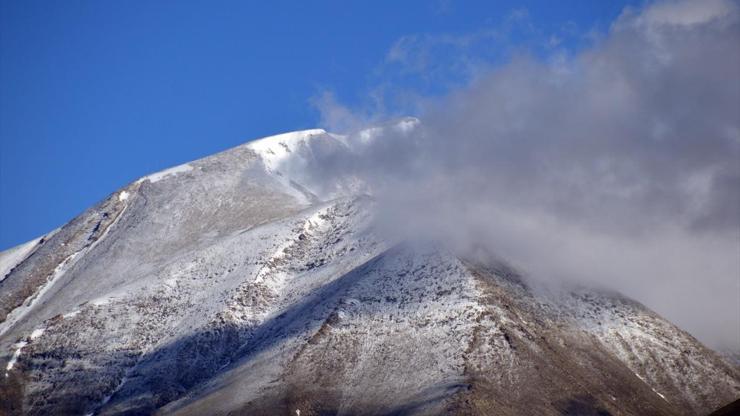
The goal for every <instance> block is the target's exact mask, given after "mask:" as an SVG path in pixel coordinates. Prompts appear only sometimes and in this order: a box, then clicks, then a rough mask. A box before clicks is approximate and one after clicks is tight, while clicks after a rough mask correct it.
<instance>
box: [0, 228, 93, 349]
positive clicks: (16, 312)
mask: <svg viewBox="0 0 740 416" xmlns="http://www.w3.org/2000/svg"><path fill="white" fill-rule="evenodd" d="M98 241H99V240H98ZM78 254H80V252H79V251H78V252H75V253H72V254H71V255H69V256H68V257H67V258H66V259H64V260H63V261H62V262H61V263H59V264H58V265H57V267H55V268H54V271H53V272H52V273H51V275H50V277H49V278H48V279H47V281H46V283H44V284H43V285H42V286H41V289H39V290H38V292H36V293H35V294H34V295H33V296H30V297H29V298H28V299H26V300H25V301H24V302H23V304H22V305H21V306H19V307H17V308H15V309H13V311H12V312H10V313H9V314H8V316H7V318H6V319H5V322H3V323H2V324H0V336H1V335H3V334H4V333H5V332H6V331H8V330H9V329H10V328H12V327H13V325H15V323H16V322H18V321H19V320H20V319H21V318H23V317H24V316H26V314H27V313H28V312H30V311H31V310H32V309H33V307H34V306H36V302H37V301H38V300H39V299H41V298H43V297H44V294H46V292H48V291H49V289H50V288H51V287H52V286H54V284H55V283H56V282H57V281H58V280H59V278H60V277H61V276H62V275H63V274H64V272H65V271H66V270H67V269H68V267H69V265H70V264H71V263H72V262H73V260H74V259H75V257H77V255H78Z"/></svg>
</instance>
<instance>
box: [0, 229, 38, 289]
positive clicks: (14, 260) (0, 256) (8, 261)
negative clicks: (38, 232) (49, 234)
mask: <svg viewBox="0 0 740 416" xmlns="http://www.w3.org/2000/svg"><path fill="white" fill-rule="evenodd" d="M42 238H43V236H42V237H39V238H37V239H34V240H31V241H29V242H27V243H24V244H21V245H19V246H16V247H13V248H11V249H9V250H5V251H3V252H1V253H0V282H2V281H3V280H4V279H5V276H7V275H8V273H10V271H11V270H13V268H15V266H17V265H19V264H20V263H21V262H22V261H23V260H24V259H25V258H26V257H28V255H29V254H31V252H32V251H33V249H34V248H36V246H37V245H38V244H39V242H40V241H41V239H42Z"/></svg>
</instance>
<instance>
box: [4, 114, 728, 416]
mask: <svg viewBox="0 0 740 416" xmlns="http://www.w3.org/2000/svg"><path fill="white" fill-rule="evenodd" d="M404 122H406V123H413V121H408V120H407V121H404ZM389 128H392V127H389ZM349 151H353V149H352V148H351V146H350V145H349V144H348V143H347V141H346V140H345V138H343V137H341V136H335V135H331V134H328V133H326V132H323V131H320V130H312V131H306V132H297V133H291V134H288V135H281V136H276V137H273V138H268V139H264V140H262V141H258V142H252V143H249V144H247V145H244V146H240V147H237V148H235V149H232V150H229V151H227V152H224V153H221V154H218V155H214V156H211V157H209V158H206V159H202V160H199V161H195V162H192V163H189V164H187V165H183V166H180V167H177V168H173V169H170V170H168V171H164V172H161V173H158V174H154V175H151V176H149V177H146V178H142V179H141V180H139V181H137V182H135V183H133V184H131V185H129V186H127V187H126V188H124V189H122V190H120V191H119V192H116V193H115V194H113V195H111V196H110V197H109V198H107V199H106V200H104V201H102V202H101V203H100V204H98V205H97V206H95V207H93V208H91V209H90V210H88V211H86V212H85V213H83V214H82V215H80V216H79V217H78V218H76V219H75V220H73V221H72V222H70V223H69V224H67V225H66V226H64V227H62V228H61V229H59V230H57V231H55V232H54V233H51V234H50V235H48V236H45V237H44V239H43V241H40V242H38V243H34V244H32V245H30V246H29V247H30V248H25V249H24V251H23V252H22V253H23V255H19V254H18V253H20V251H16V252H14V253H15V254H13V256H14V257H13V263H16V262H17V264H13V265H11V266H8V267H7V269H8V270H9V272H8V273H7V275H6V276H5V277H4V279H2V280H0V320H1V321H2V323H0V354H1V355H0V364H2V366H3V369H5V371H4V374H2V375H0V409H2V410H0V413H6V414H39V415H45V414H89V413H94V414H104V415H121V414H151V413H155V412H159V413H161V414H181V415H202V414H224V415H225V414H280V413H285V414H292V415H304V416H305V415H318V414H335V413H336V414H390V413H393V414H397V413H398V414H449V413H452V414H481V415H483V414H485V415H489V414H502V415H507V414H511V415H519V414H542V415H548V414H553V415H559V414H594V415H606V414H612V415H646V414H654V415H675V414H680V415H695V414H706V413H709V412H710V411H711V410H713V409H716V408H718V407H720V406H722V405H724V404H726V403H729V402H731V401H733V400H735V399H737V398H738V397H740V372H739V371H738V369H737V367H735V366H734V365H731V364H728V363H727V362H726V361H724V360H723V359H722V358H720V357H719V356H718V355H717V354H716V353H714V352H713V351H711V350H709V349H707V348H705V347H704V346H702V345H701V344H700V343H699V342H698V341H696V340H695V339H694V338H692V337H691V336H690V335H688V334H687V333H685V332H683V331H681V330H680V329H678V328H676V327H675V326H673V325H672V324H670V323H669V322H667V321H665V320H664V319H662V318H661V317H659V316H657V315H656V314H654V313H652V312H651V311H649V310H648V309H646V308H645V307H643V306H642V305H640V304H638V303H636V302H633V301H630V300H628V299H625V298H623V297H621V296H619V295H617V294H611V293H601V292H597V291H592V290H587V289H583V288H580V289H577V290H576V289H574V290H572V291H563V292H558V293H550V292H544V291H540V290H534V289H532V288H530V287H528V285H527V283H526V282H525V281H523V280H522V279H521V278H520V277H519V276H518V275H517V274H516V273H515V272H514V271H512V270H510V269H508V268H507V267H506V266H505V265H503V264H501V263H500V262H495V261H492V260H490V261H489V260H488V259H486V258H485V257H484V258H483V260H481V258H478V257H476V259H470V258H466V257H464V256H460V255H458V254H456V253H453V252H450V251H448V250H446V249H445V248H443V247H440V246H436V245H418V244H409V243H403V242H391V241H386V240H384V239H383V238H381V237H380V236H379V235H378V234H377V232H376V231H375V228H374V226H373V212H374V210H373V205H374V202H373V200H372V198H370V197H367V196H361V195H358V194H357V190H358V188H357V187H356V186H355V184H353V183H352V181H351V180H350V179H348V178H342V180H338V181H336V182H335V183H331V184H323V185H322V186H320V187H319V186H317V185H316V183H315V182H314V181H313V178H312V177H311V175H310V170H311V168H312V164H314V163H316V161H317V160H318V158H317V157H315V156H317V155H318V154H325V153H332V152H335V153H338V154H341V152H349ZM11 254H12V253H11ZM8 255H9V253H2V254H0V259H10V257H8ZM9 261H10V260H8V261H4V263H3V264H4V265H5V263H8V262H9Z"/></svg>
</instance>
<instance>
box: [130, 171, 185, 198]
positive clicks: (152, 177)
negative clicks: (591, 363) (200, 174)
mask: <svg viewBox="0 0 740 416" xmlns="http://www.w3.org/2000/svg"><path fill="white" fill-rule="evenodd" d="M191 170H193V166H191V165H189V164H187V163H185V164H182V165H179V166H175V167H172V168H169V169H165V170H163V171H160V172H157V173H153V174H151V175H147V176H144V177H143V178H141V179H139V180H138V181H136V183H142V182H144V181H149V182H151V183H155V182H159V181H161V180H162V179H165V178H167V177H169V176H175V175H177V174H178V173H185V172H189V171H191ZM127 197H128V196H127ZM119 198H120V196H119ZM124 199H125V198H124Z"/></svg>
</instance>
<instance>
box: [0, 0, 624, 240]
mask: <svg viewBox="0 0 740 416" xmlns="http://www.w3.org/2000/svg"><path fill="white" fill-rule="evenodd" d="M268 3H269V4H268ZM398 3H402V4H398ZM556 3H557V4H556ZM632 3H637V2H632ZM625 4H626V3H625V2H619V1H586V0H584V1H574V0H573V1H565V2H552V1H516V2H515V1H499V2H495V4H493V2H488V1H480V2H473V1H466V2H455V1H441V2H440V1H437V2H433V1H421V2H417V1H404V2H390V1H388V2H383V1H374V2H347V1H323V2H297V1H296V2H281V1H273V2H257V1H254V2H251V1H242V2H228V1H219V2H206V1H197V2H190V1H177V2H175V1H155V2H144V1H127V2H123V1H119V2H113V1H106V2H102V1H84V2H80V1H65V2H52V1H44V2H39V1H6V0H2V1H0V250H1V249H5V248H8V247H11V246H14V245H16V244H19V243H22V242H24V241H27V240H29V239H31V238H33V237H36V236H38V235H41V234H43V233H45V232H48V231H50V230H52V229H54V228H56V227H58V226H61V225H63V224H64V223H65V222H67V221H68V220H70V219H71V218H73V217H74V216H76V215H77V214H79V213H80V212H82V211H83V210H84V209H86V208H87V207H89V206H91V205H92V204H94V203H95V202H97V201H99V200H101V199H102V198H104V197H105V196H106V195H108V194H109V193H111V192H113V191H115V190H116V189H117V188H119V187H121V186H123V185H125V184H126V183H128V182H130V181H132V180H134V179H136V178H138V177H140V176H143V175H145V174H147V173H150V172H154V171H157V170H161V169H164V168H167V167H169V166H172V165H176V164H179V163H182V162H185V161H189V160H192V159H196V158H199V157H203V156H206V155H209V154H212V153H215V152H217V151H220V150H223V149H226V148H229V147H232V146H235V145H237V144H240V143H243V142H245V141H247V140H249V139H253V138H258V137H261V136H266V135H270V134H274V133H279V132H284V131H290V130H297V129H304V128H311V127H315V126H317V125H318V124H320V114H319V112H318V111H317V109H316V108H315V106H313V105H312V104H311V103H312V101H313V100H314V99H315V98H316V97H317V96H320V95H321V94H322V93H324V92H326V91H331V92H333V93H334V94H335V95H336V97H337V99H338V100H341V101H342V102H343V103H346V104H348V105H357V106H360V105H363V104H364V103H366V102H368V101H372V100H371V99H370V98H369V97H371V96H375V95H374V93H377V92H378V91H381V92H382V94H383V95H391V98H390V99H388V101H387V102H386V105H387V106H389V107H390V109H389V111H390V112H404V110H405V109H404V108H403V105H402V103H400V104H399V102H400V101H399V100H394V99H393V96H394V95H395V93H396V92H397V91H412V92H413V93H416V94H443V93H444V92H445V91H446V89H447V88H448V87H449V86H451V85H459V84H464V83H465V82H466V81H467V77H468V76H470V75H471V74H470V73H468V72H466V68H468V67H467V66H466V65H462V64H461V63H463V62H468V61H474V62H475V63H476V64H481V63H487V64H490V65H495V64H496V63H498V62H503V61H505V60H506V59H508V58H509V57H510V56H511V54H512V53H516V52H518V51H527V52H529V53H532V54H534V55H537V56H541V57H543V58H545V57H547V56H548V54H550V53H552V52H553V51H556V50H560V51H566V52H567V51H569V50H571V51H572V50H574V49H577V48H580V47H582V46H583V45H584V44H586V43H588V42H589V41H590V39H592V36H591V35H592V34H593V33H599V32H601V31H604V30H605V29H606V28H608V26H609V24H610V22H612V21H613V20H614V19H615V18H616V17H617V16H618V15H619V14H620V12H621V10H622V9H623V8H624V7H625ZM492 34H493V35H492ZM461 40H463V41H462V42H458V41H461ZM461 44H464V46H461ZM394 47H395V49H394ZM399 48H406V50H405V52H404V53H406V54H405V55H403V54H401V55H399V54H398V53H397V52H398V50H399ZM409 50H410V51H411V54H409V53H408V52H409ZM394 51H395V52H394ZM414 52H415V53H416V55H414V54H413V53H414ZM476 67H479V65H477V66H476Z"/></svg>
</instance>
